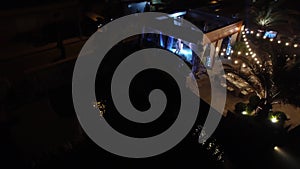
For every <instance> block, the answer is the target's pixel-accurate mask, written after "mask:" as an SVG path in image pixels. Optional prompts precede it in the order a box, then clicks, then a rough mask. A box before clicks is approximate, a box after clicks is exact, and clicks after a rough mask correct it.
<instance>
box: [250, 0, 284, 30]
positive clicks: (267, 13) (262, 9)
mask: <svg viewBox="0 0 300 169" xmlns="http://www.w3.org/2000/svg"><path fill="white" fill-rule="evenodd" d="M283 2H284V0H281V1H278V2H274V1H272V0H267V1H258V2H256V3H255V4H254V5H253V6H252V7H251V8H250V11H249V13H250V14H251V16H253V18H252V20H253V21H254V24H255V25H256V26H258V28H260V29H262V30H266V29H268V28H270V27H272V26H275V25H278V24H280V23H281V22H282V21H283V20H284V18H283V15H284V13H285V11H283V10H282V9H280V8H279V6H280V5H281V4H282V3H283Z"/></svg>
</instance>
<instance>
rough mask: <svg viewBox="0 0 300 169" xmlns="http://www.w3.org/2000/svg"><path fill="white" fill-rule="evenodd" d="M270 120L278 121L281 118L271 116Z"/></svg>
mask: <svg viewBox="0 0 300 169" xmlns="http://www.w3.org/2000/svg"><path fill="white" fill-rule="evenodd" d="M270 121H271V122H272V123H277V122H278V121H279V120H278V119H277V117H271V118H270Z"/></svg>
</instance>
